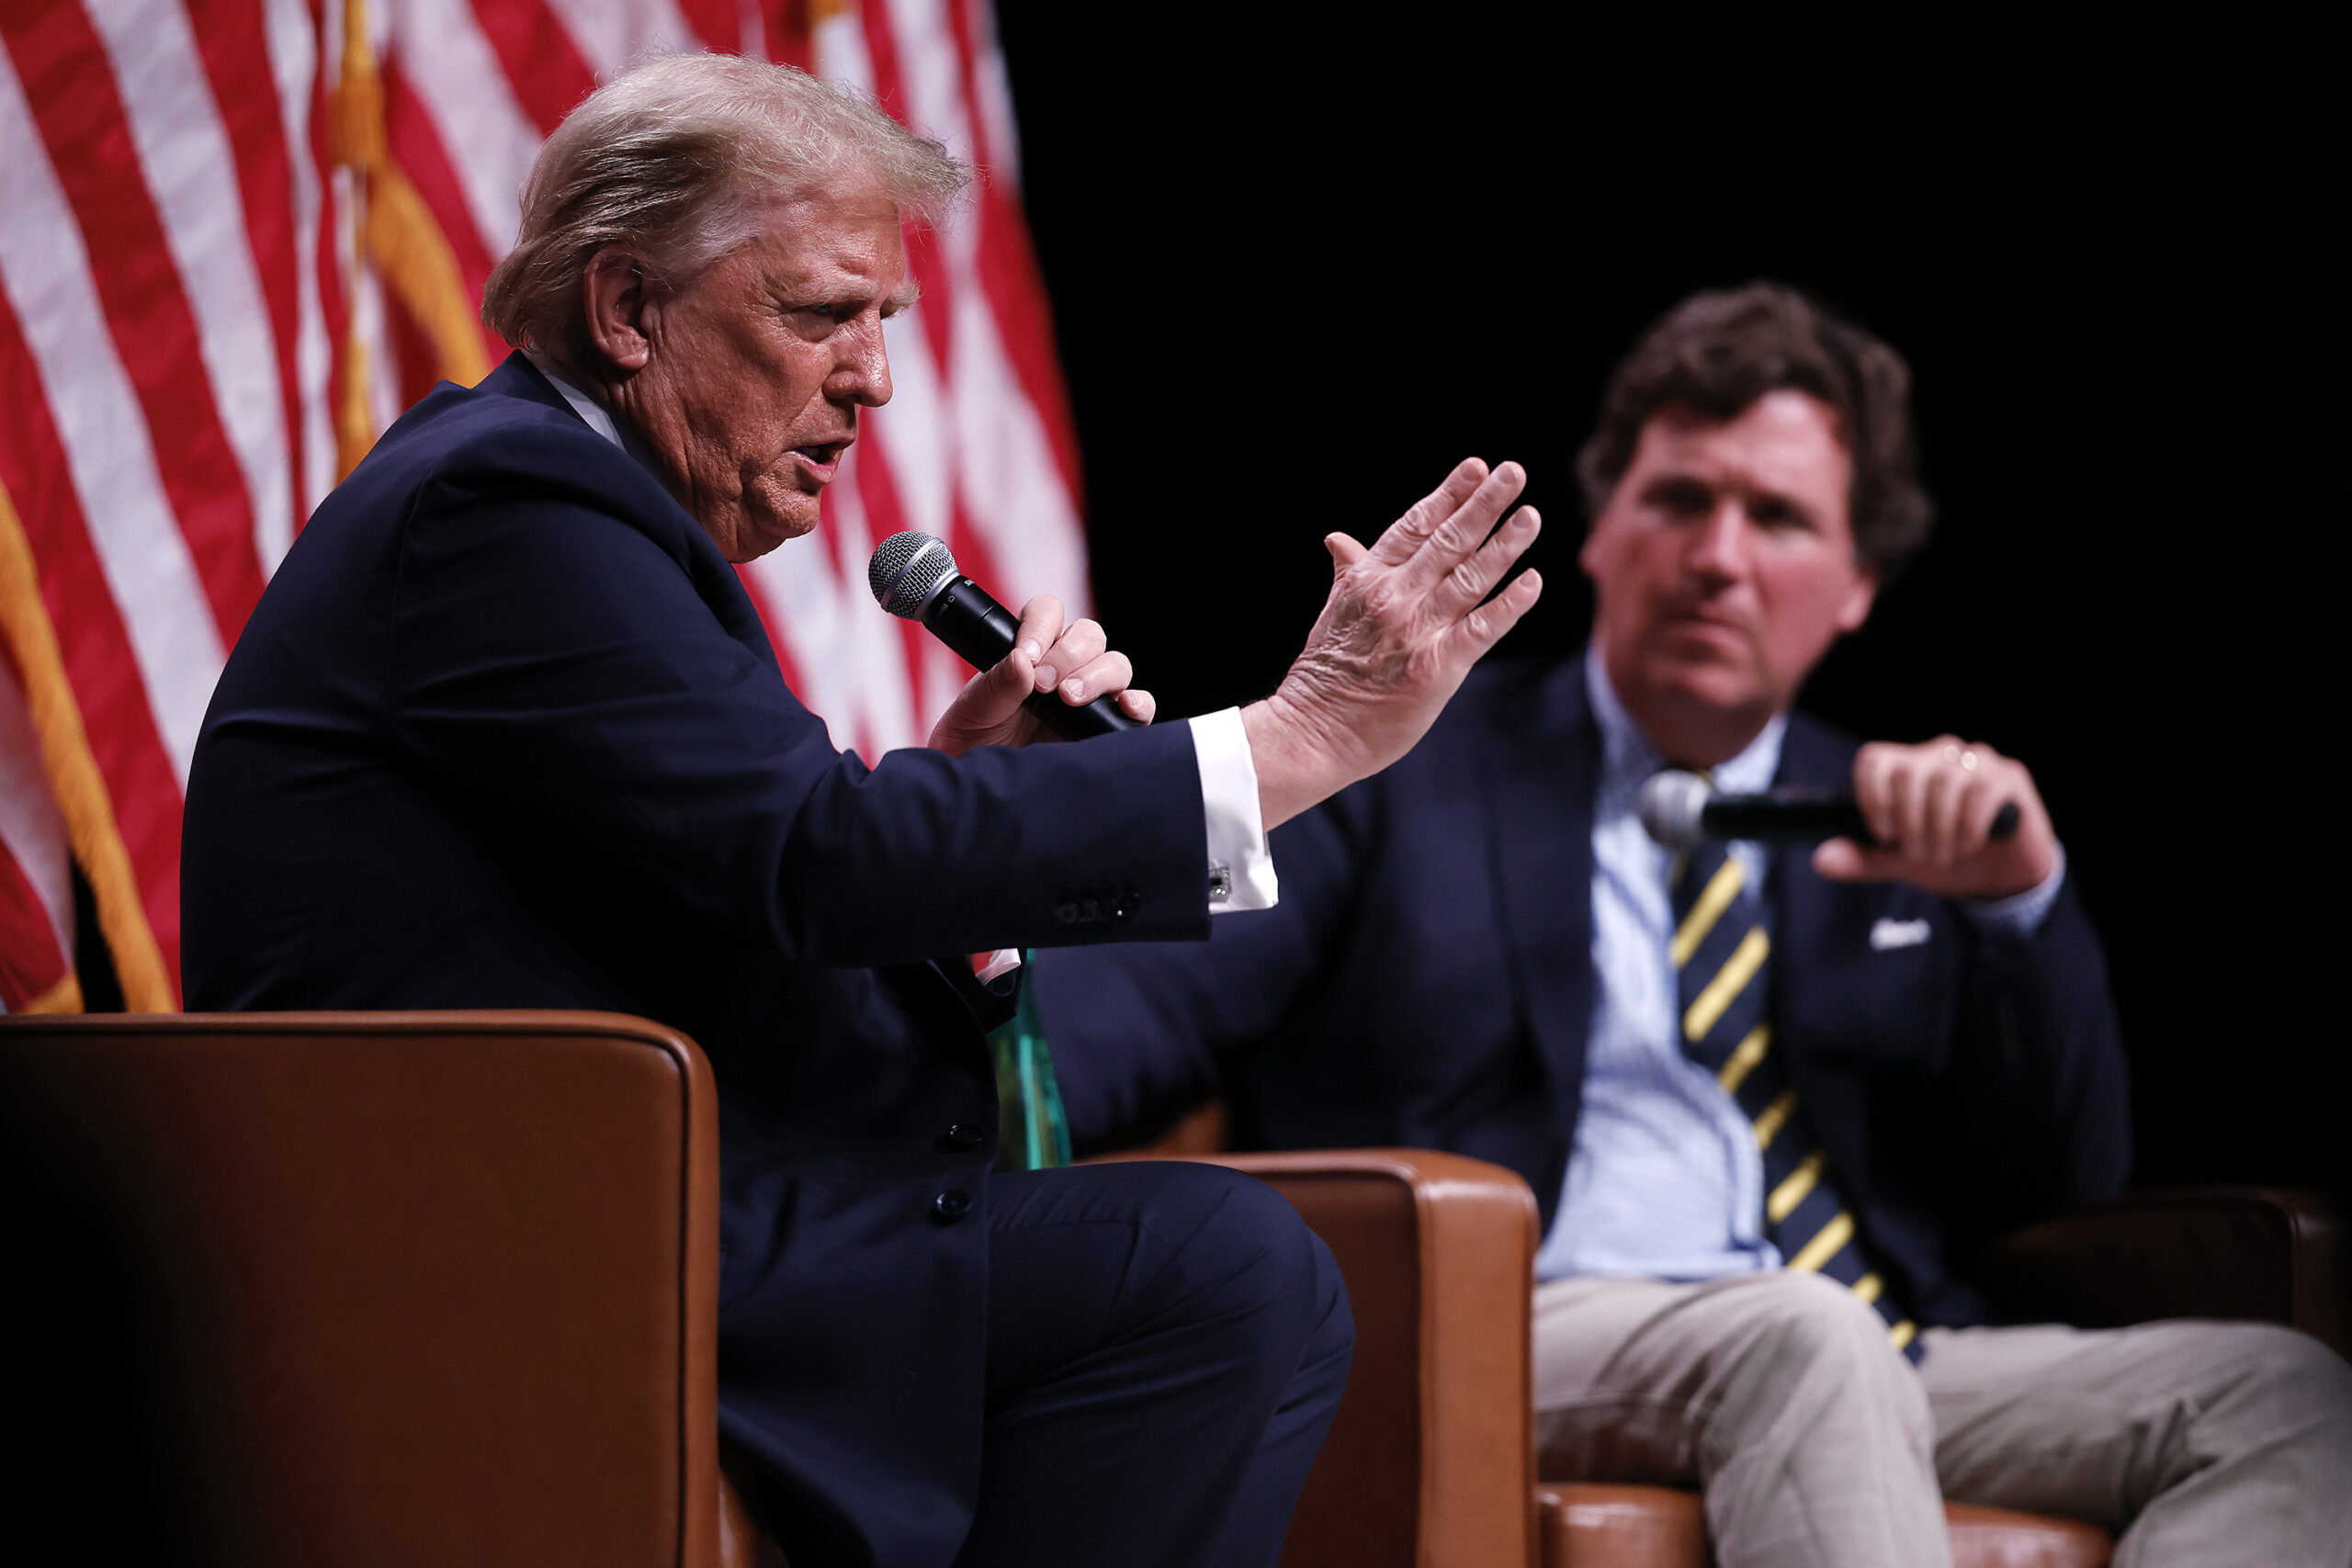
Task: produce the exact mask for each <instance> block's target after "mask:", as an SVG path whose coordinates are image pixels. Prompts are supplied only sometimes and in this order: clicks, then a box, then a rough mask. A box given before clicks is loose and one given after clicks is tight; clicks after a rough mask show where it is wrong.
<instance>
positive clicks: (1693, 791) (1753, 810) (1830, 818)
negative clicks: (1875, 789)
mask: <svg viewBox="0 0 2352 1568" xmlns="http://www.w3.org/2000/svg"><path fill="white" fill-rule="evenodd" d="M1634 811H1635V813H1636V815H1638V816H1639V817H1640V818H1641V819H1642V826H1643V827H1644V828H1645V829H1648V830H1649V835H1650V837H1651V838H1652V839H1653V840H1656V841H1657V843H1659V844H1660V845H1662V846H1664V847H1665V848H1667V849H1669V850H1687V849H1690V848H1691V846H1693V845H1694V844H1696V843H1698V842H1699V840H1702V839H1724V840H1730V839H1745V840H1748V841H1750V842H1753V843H1804V844H1809V843H1817V842H1819V841H1820V840H1823V839H1852V840H1857V841H1858V842H1860V843H1864V844H1875V843H1876V842H1878V840H1876V839H1874V838H1872V837H1871V829H1870V824H1869V823H1867V822H1865V821H1863V820H1862V808H1861V807H1859V806H1857V805H1855V804H1854V797H1853V796H1852V795H1838V794H1834V793H1832V792H1831V791H1829V790H1826V789H1805V788H1802V787H1795V786H1788V787H1782V788H1780V789H1772V790H1767V791H1765V792H1764V793H1763V794H1762V795H1723V794H1718V793H1717V792H1716V790H1715V787H1714V786H1713V784H1709V783H1708V782H1707V781H1706V780H1705V779H1702V778H1701V777H1700V776H1699V775H1698V774H1696V773H1684V772H1682V771H1681V770H1680V769H1677V768H1669V769H1668V770H1667V771H1666V772H1664V773H1657V774H1653V775H1652V776H1651V778H1650V780H1649V782H1648V783H1646V784H1643V785H1642V793H1641V796H1640V799H1639V800H1638V801H1637V802H1636V803H1635V806H1634ZM2017 830H2018V807H2017V803H2016V802H2015V801H2004V802H2002V803H2001V809H2000V810H1998V811H1996V812H1995V813H1994V814H1993V825H1992V827H1991V828H1990V829H1988V832H1989V834H1990V836H1991V837H1993V838H1996V839H2006V838H2007V837H2008V836H2009V835H2010V834H2012V833H2014V832H2016V831H2017Z"/></svg>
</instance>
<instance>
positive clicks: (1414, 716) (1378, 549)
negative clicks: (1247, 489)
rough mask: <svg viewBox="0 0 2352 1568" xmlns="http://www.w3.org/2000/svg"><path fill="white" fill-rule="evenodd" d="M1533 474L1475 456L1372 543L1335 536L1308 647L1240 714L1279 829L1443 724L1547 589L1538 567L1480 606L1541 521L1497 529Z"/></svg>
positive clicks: (1523, 513) (1526, 518)
mask: <svg viewBox="0 0 2352 1568" xmlns="http://www.w3.org/2000/svg"><path fill="white" fill-rule="evenodd" d="M1526 483H1527V475H1526V472H1525V471H1524V470H1523V469H1521V468H1520V466H1519V465H1518V464H1516V463H1505V464H1503V465H1502V467H1500V468H1497V469H1495V470H1494V471H1493V472H1492V473H1491V474H1490V473H1488V472H1487V466H1486V465H1485V464H1484V463H1482V462H1480V461H1478V460H1477V459H1476V458H1475V457H1473V458H1471V459H1470V460H1469V461H1467V462H1465V463H1464V464H1463V465H1462V466H1461V467H1459V468H1455V469H1454V470H1453V473H1452V474H1450V475H1448V476H1447V477H1446V480H1445V482H1444V483H1443V484H1442V485H1440V486H1438V488H1437V489H1436V490H1435V491H1432V492H1431V493H1430V495H1428V496H1427V497H1425V498H1424V499H1423V500H1422V501H1420V502H1419V503H1418V504H1417V505H1415V506H1414V507H1413V509H1412V510H1411V511H1409V512H1408V513H1405V515H1404V516H1403V517H1402V518H1400V519H1398V520H1397V522H1396V523H1395V524H1394V525H1391V526H1390V527H1389V529H1388V531H1387V532H1386V533H1385V534H1383V535H1381V536H1380V538H1379V540H1378V542H1376V543H1375V544H1374V545H1373V547H1371V548H1370V549H1366V548H1364V547H1363V546H1362V545H1360V544H1358V543H1357V542H1356V541H1355V540H1353V539H1351V538H1350V537H1348V536H1346V535H1345V534H1332V535H1329V536H1326V537H1325V539H1324V541H1323V545H1324V547H1325V548H1326V549H1328V550H1329V551H1330V552H1331V561H1332V572H1333V576H1332V581H1331V593H1330V597H1329V599H1328V600H1326V601H1325V603H1324V605H1323V614H1322V615H1321V616H1320V617H1319V618H1318V619H1317V621H1316V623H1315V629H1314V631H1313V632H1311V633H1310V634H1308V636H1307V639H1306V650H1305V651H1304V652H1302V653H1300V655H1299V656H1298V659H1297V661H1296V662H1295V663H1294V664H1292V665H1291V667H1290V672H1289V673H1288V674H1286V675H1284V676H1283V682H1282V684H1281V686H1279V687H1278V688H1276V690H1275V692H1274V694H1273V695H1272V696H1271V697H1269V698H1267V699H1266V700H1265V701H1264V702H1261V703H1254V704H1252V705H1250V707H1248V708H1246V709H1244V710H1243V712H1242V723H1243V725H1244V726H1245V727H1246V728H1247V729H1248V731H1249V735H1250V755H1251V759H1252V761H1253V762H1254V763H1255V765H1256V767H1257V770H1258V795H1259V806H1260V810H1261V814H1262V816H1263V818H1264V821H1265V825H1266V826H1267V827H1269V828H1272V827H1273V826H1274V825H1275V824H1276V823H1278V822H1281V821H1283V820H1285V819H1286V818H1290V817H1293V816H1295V815H1296V814H1297V813H1299V812H1300V811H1303V810H1305V809H1306V807H1310V806H1312V805H1314V804H1315V803H1316V802H1317V801H1318V800H1321V799H1323V798H1324V797H1325V796H1327V795H1333V794H1336V793H1338V792H1339V791H1340V790H1341V789H1344V788H1345V787H1347V785H1349V784H1353V783H1354V782H1355V781H1356V780H1358V779H1361V778H1365V777H1368V776H1370V775H1371V774H1373V773H1378V772H1379V771H1380V770H1381V769H1383V768H1385V767H1386V766H1387V765H1388V764H1389V763H1391V762H1393V761H1396V760H1397V758H1399V757H1401V756H1403V755H1404V754H1405V753H1406V752H1407V751H1408V750H1411V749H1412V746H1413V743H1414V742H1415V741H1417V740H1419V739H1420V738H1421V737H1422V736H1423V735H1424V734H1426V733H1428V731H1429V728H1430V725H1431V724H1433V723H1434V722H1436V719H1437V716H1438V714H1439V712H1440V711H1441V710H1442V708H1443V707H1444V706H1445V704H1446V701H1447V699H1448V698H1450V697H1452V696H1453V693H1454V690H1455V688H1457V687H1459V686H1460V685H1461V684H1462V678H1463V677H1464V675H1467V674H1468V673H1469V672H1470V666H1472V665H1473V664H1475V663H1476V662H1477V661H1478V660H1479V658H1480V657H1481V656H1482V655H1484V654H1485V653H1486V652H1487V649H1490V648H1492V647H1494V645H1495V643H1496V641H1497V639H1498V638H1499V637H1501V636H1502V635H1503V634H1504V633H1505V632H1507V631H1509V630H1510V628H1511V627H1512V626H1514V625H1516V624H1517V623H1518V621H1519V618H1520V616H1521V615H1525V614H1526V613H1527V610H1528V607H1529V606H1530V605H1532V604H1534V603H1535V599H1536V595H1537V594H1539V593H1541V592H1543V590H1544V584H1543V581H1542V579H1541V578H1539V577H1538V576H1537V575H1536V574H1535V573H1534V572H1532V571H1528V572H1523V573H1521V575H1520V577H1519V579H1518V581H1515V582H1513V583H1512V584H1511V585H1510V587H1509V588H1508V589H1506V590H1504V591H1503V592H1501V593H1499V594H1498V595H1496V597H1495V599H1494V601H1493V603H1491V604H1481V603H1480V601H1482V600H1484V599H1485V598H1486V596H1487V592H1489V591H1490V590H1491V589H1493V587H1494V586H1495V584H1496V583H1498V582H1499V581H1502V578H1503V574H1504V573H1505V572H1506V571H1508V570H1510V566H1511V563H1512V562H1514V561H1516V560H1517V559H1518V558H1520V556H1521V554H1523V553H1524V552H1525V551H1526V549H1527V547H1528V546H1530V545H1532V544H1533V543H1534V542H1535V535H1536V532H1537V530H1538V529H1539V528H1540V527H1541V526H1542V525H1543V524H1542V519H1541V518H1539V517H1538V516H1537V515H1536V513H1535V512H1534V510H1533V509H1532V507H1522V508H1521V509H1520V511H1519V512H1518V513H1515V514H1514V515H1513V516H1512V517H1511V519H1510V521H1509V522H1508V523H1506V524H1504V525H1503V526H1502V527H1501V528H1500V529H1499V530H1496V531H1495V532H1494V536H1493V537H1492V538H1488V537H1487V534H1488V531H1489V530H1492V529H1494V525H1495V521H1496V519H1498V518H1499V517H1501V516H1502V514H1503V513H1504V512H1505V510H1507V509H1508V508H1509V507H1510V503H1511V502H1513V501H1514V500H1516V499H1517V498H1518V495H1519V492H1520V491H1521V490H1522V489H1524V488H1525V486H1526Z"/></svg>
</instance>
